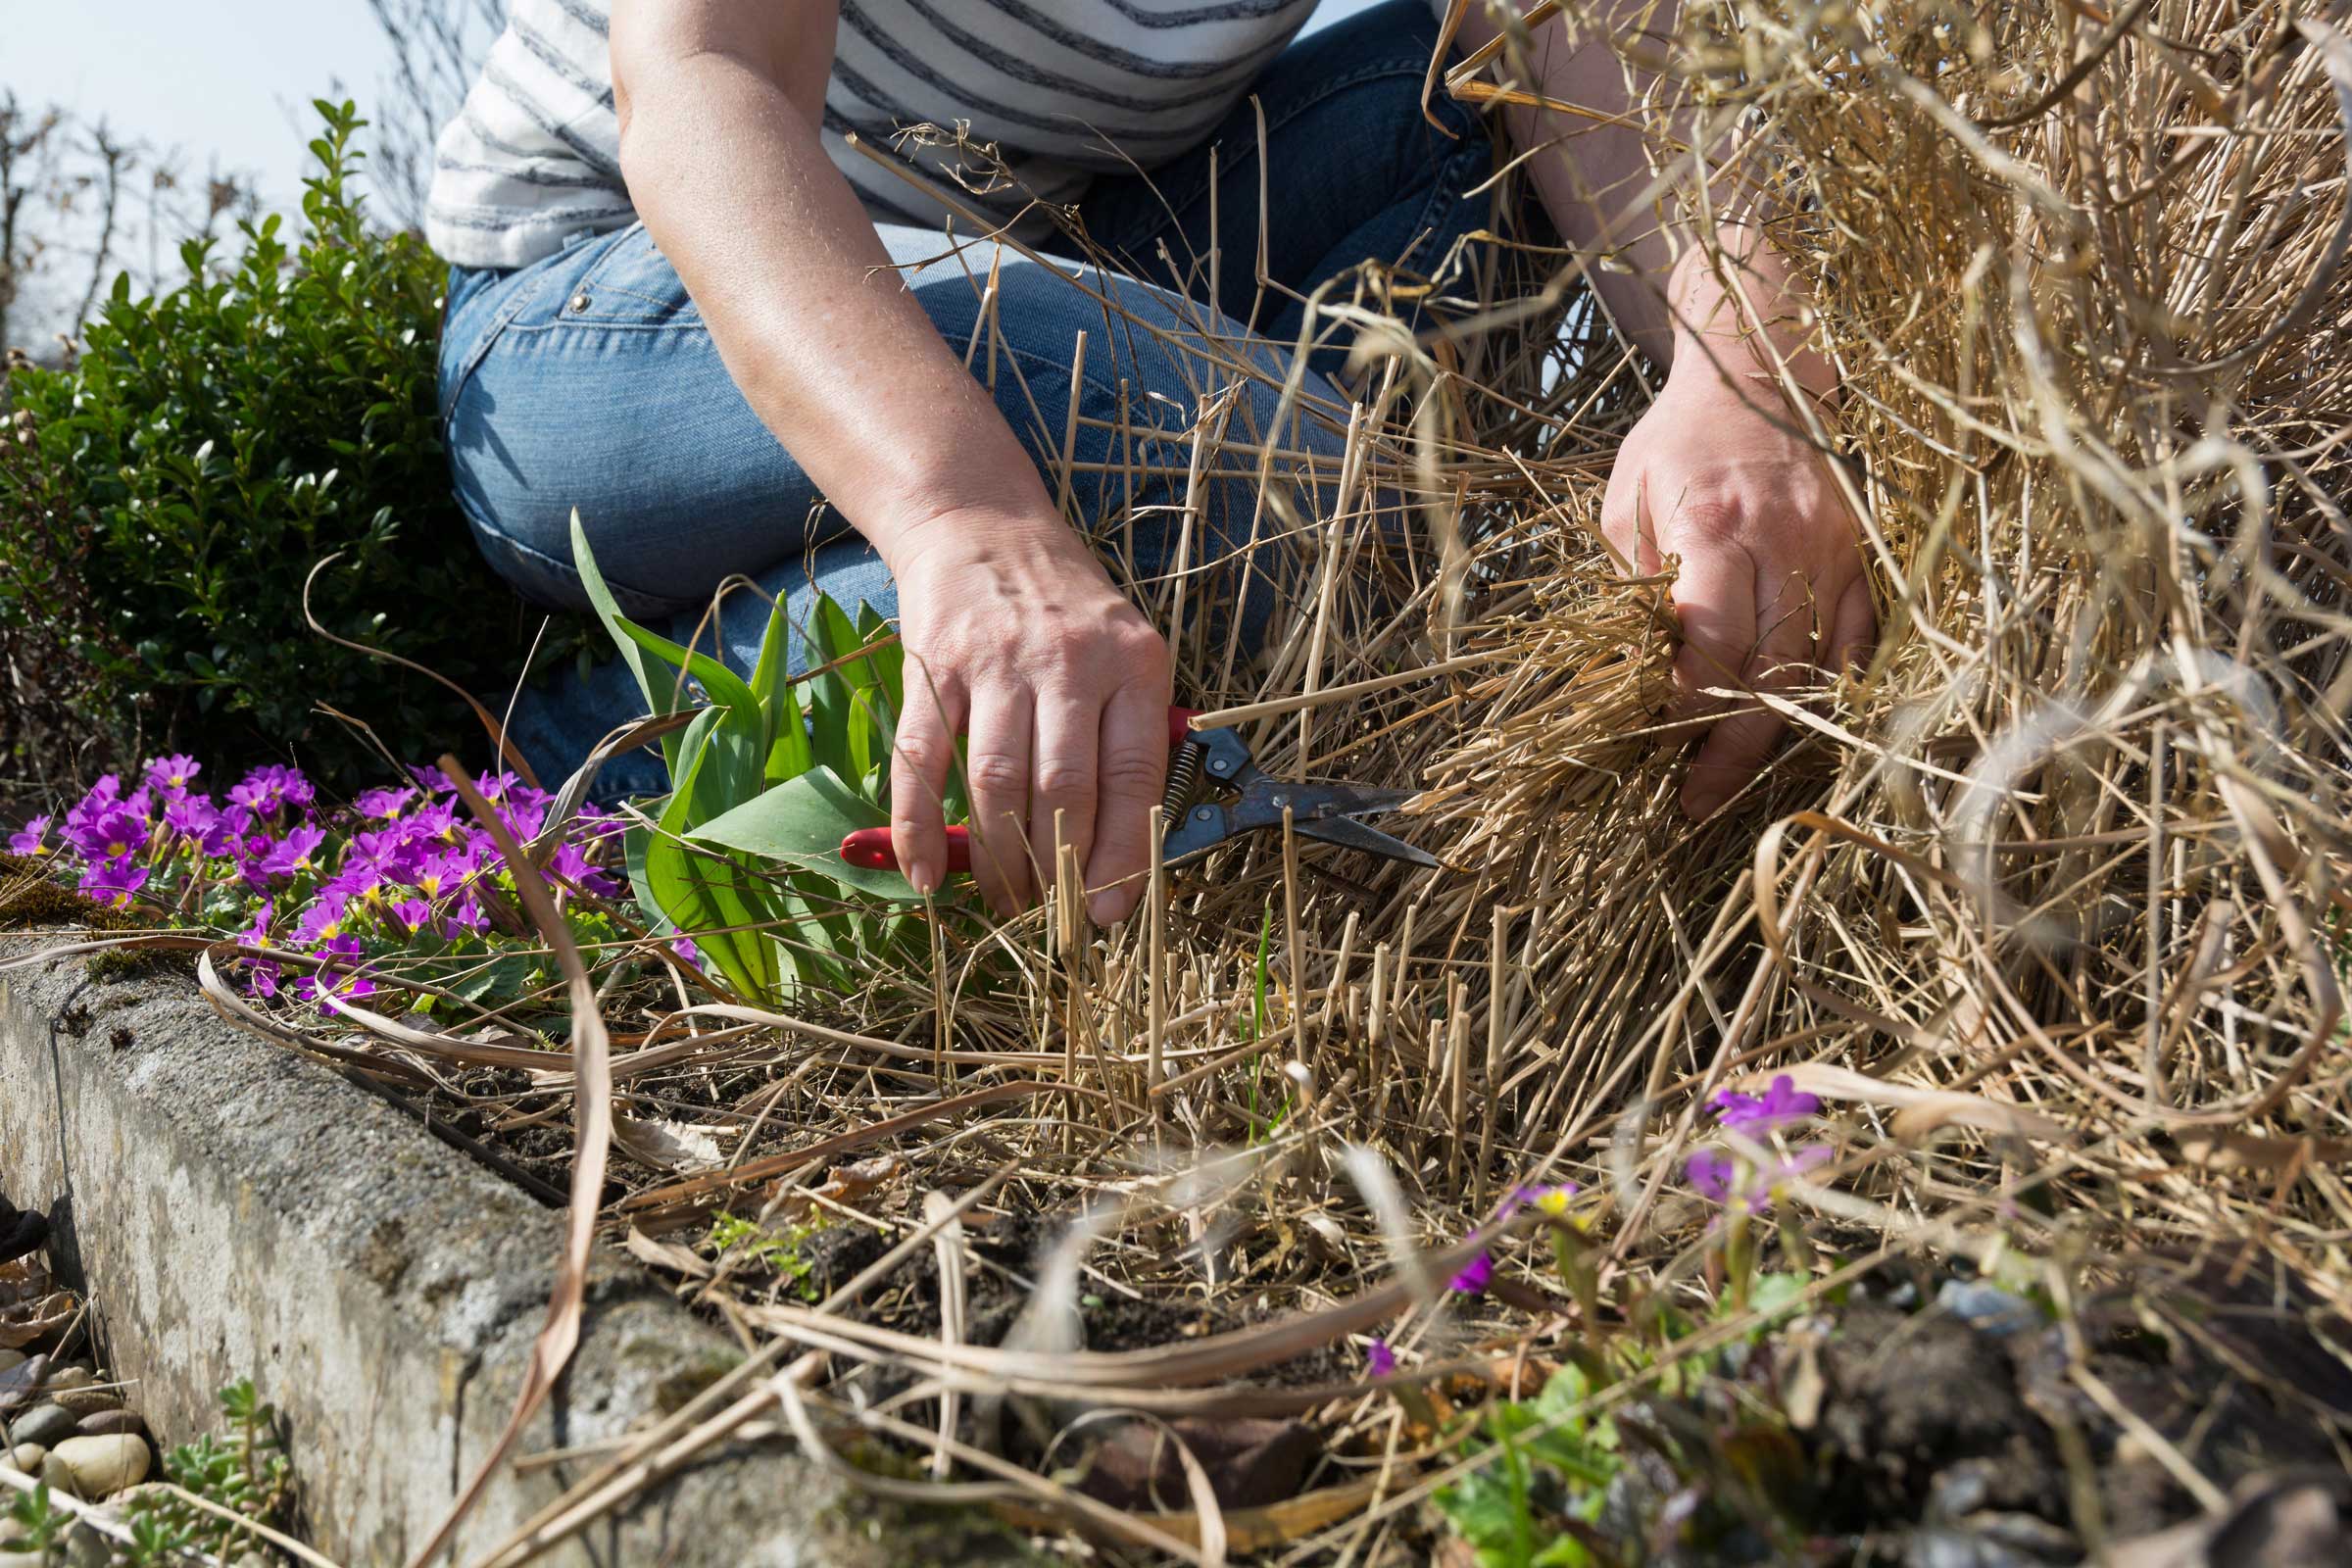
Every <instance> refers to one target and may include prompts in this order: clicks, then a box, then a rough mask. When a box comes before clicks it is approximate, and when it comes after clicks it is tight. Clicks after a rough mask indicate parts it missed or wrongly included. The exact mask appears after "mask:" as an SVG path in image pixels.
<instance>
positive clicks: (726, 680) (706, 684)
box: [571, 510, 765, 781]
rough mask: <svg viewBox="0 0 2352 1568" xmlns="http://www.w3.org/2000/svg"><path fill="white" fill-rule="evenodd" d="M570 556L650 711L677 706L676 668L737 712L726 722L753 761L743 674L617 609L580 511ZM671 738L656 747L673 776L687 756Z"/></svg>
mask: <svg viewBox="0 0 2352 1568" xmlns="http://www.w3.org/2000/svg"><path fill="white" fill-rule="evenodd" d="M571 561H572V565H573V566H574V567H575V568H576V569H577V570H578V572H579V574H580V585H581V587H583V588H584V589H585V590H586V591H587V594H588V602H589V604H590V605H592V606H594V607H595V610H596V617H597V619H599V620H601V621H603V622H604V623H605V630H606V631H607V632H608V633H609V634H611V636H612V638H613V647H614V648H615V649H617V650H618V651H619V654H620V657H621V660H622V662H625V663H626V664H627V665H628V666H629V672H630V673H631V674H633V675H635V676H636V677H637V689H638V690H639V691H641V692H643V693H644V694H645V700H646V703H647V704H648V705H649V706H650V707H651V708H652V710H653V711H655V712H656V713H672V712H675V711H677V710H678V709H679V708H680V707H682V706H683V704H684V699H685V693H684V692H683V690H682V689H681V684H680V682H679V680H678V678H677V677H678V674H679V672H680V671H681V670H683V671H685V672H686V673H688V674H691V675H692V676H693V677H694V678H695V679H696V680H698V681H701V682H702V683H703V690H704V691H706V692H708V693H710V695H711V702H712V703H713V704H715V705H716V706H718V707H720V708H723V709H726V710H728V711H730V712H732V713H735V714H738V715H740V716H739V717H737V718H736V719H735V720H734V722H733V725H732V727H733V728H734V729H735V730H736V731H737V733H738V735H739V736H740V738H741V745H742V746H743V747H744V748H745V749H747V750H748V751H749V752H750V753H751V755H752V757H753V759H754V761H755V765H756V764H757V763H758V762H759V761H760V760H763V753H764V751H765V747H764V745H763V744H762V741H761V737H760V736H759V735H758V733H757V731H758V730H759V729H760V728H762V727H764V726H763V721H762V719H761V716H760V699H759V698H757V697H755V696H754V695H753V694H752V688H751V687H750V686H748V685H746V684H745V683H744V680H743V677H742V676H740V675H738V674H736V673H735V672H734V671H733V670H731V669H729V668H727V666H726V665H724V664H722V663H720V662H718V661H717V660H715V659H712V658H711V656H710V655H708V654H701V653H696V652H694V651H692V650H690V649H686V648H681V647H680V646H679V645H678V644H676V643H673V642H671V641H670V640H669V639H668V638H666V637H664V636H662V635H661V634H660V633H659V632H654V631H649V630H647V629H646V628H645V627H643V626H640V625H638V624H637V623H636V622H635V621H633V620H631V619H629V617H628V616H626V615H624V614H622V613H620V606H619V605H618V604H617V603H616V602H614V600H613V590H612V589H611V588H609V587H607V586H606V585H605V574H604V573H603V572H602V571H600V570H599V569H598V568H597V564H596V552H595V551H593V550H591V549H590V548H589V546H588V530H587V529H585V528H584V527H582V526H581V525H580V515H579V513H578V512H577V511H576V510H575V511H574V512H573V513H572V515H571ZM649 658H650V659H652V660H654V661H657V662H658V663H659V665H660V669H661V672H660V673H657V672H656V670H655V669H654V668H652V667H649V665H648V663H647V661H648V659H649ZM673 740H674V737H664V738H663V740H662V751H663V753H664V754H665V755H666V757H667V759H668V761H669V773H670V777H671V779H672V780H673V781H674V780H675V779H676V778H677V776H678V765H679V761H680V759H681V758H683V757H684V756H686V755H687V750H686V748H685V746H684V745H683V744H673Z"/></svg>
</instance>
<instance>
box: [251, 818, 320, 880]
mask: <svg viewBox="0 0 2352 1568" xmlns="http://www.w3.org/2000/svg"><path fill="white" fill-rule="evenodd" d="M325 842H326V835H325V834H324V833H323V832H321V831H319V829H318V828H315V827H294V828H288V829H287V830H286V836H285V837H284V838H282V839H280V840H278V841H277V847H276V848H275V849H273V850H271V851H270V853H269V854H268V855H266V856H264V857H263V858H262V873H263V874H264V875H265V876H295V875H298V874H299V873H301V872H304V871H316V870H318V869H319V863H318V860H317V858H316V857H317V856H318V853H319V846H320V845H322V844H324V843H325Z"/></svg>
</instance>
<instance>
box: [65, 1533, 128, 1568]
mask: <svg viewBox="0 0 2352 1568" xmlns="http://www.w3.org/2000/svg"><path fill="white" fill-rule="evenodd" d="M120 1561H122V1559H121V1558H120V1557H117V1556H116V1555H115V1544H114V1543H113V1542H112V1541H110V1540H108V1539H107V1538H106V1537H105V1536H102V1535H100V1534H99V1533H98V1532H97V1530H96V1529H94V1528H93V1527H91V1526H89V1525H86V1524H77V1525H75V1526H74V1527H73V1529H72V1530H69V1531H67V1532H66V1568H107V1565H108V1564H110V1563H115V1562H120Z"/></svg>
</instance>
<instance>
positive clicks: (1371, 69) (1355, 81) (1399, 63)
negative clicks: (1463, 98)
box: [1147, 56, 1477, 237]
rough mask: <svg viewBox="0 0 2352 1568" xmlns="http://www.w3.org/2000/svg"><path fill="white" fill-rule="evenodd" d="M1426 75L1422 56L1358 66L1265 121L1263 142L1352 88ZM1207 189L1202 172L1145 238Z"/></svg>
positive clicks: (1161, 230)
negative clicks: (1191, 186)
mask: <svg viewBox="0 0 2352 1568" xmlns="http://www.w3.org/2000/svg"><path fill="white" fill-rule="evenodd" d="M1428 72H1429V60H1428V57H1427V56H1421V57H1419V58H1417V59H1415V58H1408V57H1404V56H1398V57H1396V58H1394V59H1389V60H1380V61H1374V62H1370V63H1368V64H1365V65H1361V66H1358V67H1356V69H1355V70H1353V71H1351V72H1346V73H1342V74H1340V75H1337V76H1334V77H1331V78H1330V79H1329V80H1327V81H1324V82H1322V83H1320V84H1319V85H1318V86H1317V87H1316V89H1315V91H1314V92H1313V93H1311V94H1309V95H1308V96H1306V97H1304V98H1301V99H1299V101H1298V102H1297V103H1295V104H1293V105H1292V106H1291V108H1290V110H1289V111H1288V112H1287V113H1285V114H1284V115H1283V116H1282V118H1281V119H1279V120H1269V121H1267V122H1266V140H1267V141H1269V142H1271V141H1272V140H1273V139H1274V133H1275V132H1276V131H1278V130H1280V129H1282V128H1283V127H1284V126H1286V125H1288V124H1290V123H1292V122H1293V121H1295V120H1297V119H1299V116H1301V115H1303V114H1305V113H1306V112H1307V111H1309V110H1311V109H1315V108H1319V107H1320V106H1321V105H1323V104H1324V103H1326V102H1328V101H1329V100H1330V99H1331V98H1332V97H1334V96H1335V95H1337V94H1339V93H1343V92H1346V91H1347V90H1348V89H1349V88H1351V87H1360V86H1362V85H1363V84H1364V83H1366V82H1368V81H1378V80H1380V79H1381V78H1382V77H1384V76H1411V77H1413V78H1415V79H1416V80H1422V79H1426V78H1427V75H1428ZM1440 101H1442V102H1445V103H1451V102H1452V101H1453V100H1452V99H1450V98H1446V99H1442V100H1440ZM1464 113H1465V115H1466V116H1467V118H1468V119H1469V120H1470V123H1472V124H1473V125H1475V124H1476V123H1477V117H1476V116H1468V115H1467V111H1465V112H1464ZM1251 151H1252V152H1253V153H1254V152H1255V151H1257V149H1256V148H1254V147H1253V148H1251ZM1208 186H1209V176H1208V174H1207V173H1206V172H1202V173H1201V175H1200V176H1199V180H1198V183H1197V184H1196V185H1195V186H1194V187H1193V188H1191V189H1189V190H1188V191H1187V192H1186V194H1185V195H1184V196H1183V198H1182V199H1181V200H1178V199H1170V200H1169V201H1168V202H1167V204H1166V207H1165V210H1164V214H1163V216H1162V218H1161V220H1160V221H1158V222H1156V223H1154V224H1153V225H1152V228H1151V230H1150V231H1149V234H1148V235H1147V237H1152V236H1158V235H1162V234H1164V233H1165V232H1166V231H1167V229H1168V228H1169V226H1170V225H1172V224H1174V223H1176V222H1177V221H1178V220H1179V219H1180V218H1181V217H1182V216H1183V214H1184V211H1185V209H1186V208H1188V207H1191V206H1192V205H1193V204H1194V203H1195V202H1197V201H1199V200H1201V197H1203V196H1205V195H1206V194H1207V193H1208Z"/></svg>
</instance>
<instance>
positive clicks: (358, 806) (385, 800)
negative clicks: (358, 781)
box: [351, 789, 417, 822]
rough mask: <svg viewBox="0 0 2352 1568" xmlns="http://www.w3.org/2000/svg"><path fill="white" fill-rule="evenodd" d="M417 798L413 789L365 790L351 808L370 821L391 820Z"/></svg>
mask: <svg viewBox="0 0 2352 1568" xmlns="http://www.w3.org/2000/svg"><path fill="white" fill-rule="evenodd" d="M416 798H417V792H416V791H415V790H413V789H410V790H394V789H382V790H364V791H362V792H361V794H360V798H359V799H358V800H356V801H354V802H352V803H351V809H353V810H355V811H357V812H359V813H360V815H361V816H363V817H365V818H367V819H368V821H370V822H389V821H392V820H393V819H394V818H396V817H398V816H399V815H400V814H401V813H402V812H403V811H405V810H407V809H409V803H410V802H411V801H413V800H415V799H416Z"/></svg>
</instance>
